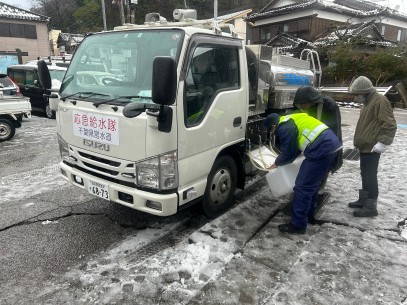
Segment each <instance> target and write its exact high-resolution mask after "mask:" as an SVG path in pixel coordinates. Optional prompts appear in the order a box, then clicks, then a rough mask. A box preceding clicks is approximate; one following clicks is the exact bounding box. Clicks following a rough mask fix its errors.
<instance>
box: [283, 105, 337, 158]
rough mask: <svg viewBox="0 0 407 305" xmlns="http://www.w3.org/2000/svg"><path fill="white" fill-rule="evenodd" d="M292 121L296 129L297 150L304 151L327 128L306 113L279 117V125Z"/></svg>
mask: <svg viewBox="0 0 407 305" xmlns="http://www.w3.org/2000/svg"><path fill="white" fill-rule="evenodd" d="M289 119H292V120H293V121H294V123H295V125H297V128H298V148H299V149H300V150H301V151H304V150H305V149H306V148H307V146H308V145H309V144H311V143H312V142H314V140H315V139H316V138H317V137H318V136H319V134H320V133H321V132H323V131H324V130H325V129H328V128H329V127H328V126H326V125H325V124H324V123H322V122H320V121H318V120H317V119H315V118H313V117H312V116H309V115H308V114H306V113H293V114H290V115H286V116H282V117H280V121H279V124H280V123H282V122H286V121H288V120H289Z"/></svg>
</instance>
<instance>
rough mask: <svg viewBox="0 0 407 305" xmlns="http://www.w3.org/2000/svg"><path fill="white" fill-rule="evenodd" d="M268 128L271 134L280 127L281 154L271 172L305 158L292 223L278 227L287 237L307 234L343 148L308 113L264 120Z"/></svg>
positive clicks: (270, 117) (295, 197) (295, 193)
mask: <svg viewBox="0 0 407 305" xmlns="http://www.w3.org/2000/svg"><path fill="white" fill-rule="evenodd" d="M264 126H265V127H266V128H267V129H270V130H271V129H272V126H276V127H275V129H274V138H275V141H276V142H275V145H276V147H277V149H278V150H279V151H280V154H279V155H278V156H277V158H276V160H275V162H274V164H272V165H271V167H270V169H273V168H276V167H278V166H281V165H285V164H288V163H291V162H293V161H294V160H295V159H296V158H297V157H298V156H299V155H300V154H301V153H303V154H304V156H305V159H304V161H303V162H302V164H301V167H300V170H299V173H298V175H297V178H296V180H295V186H294V198H293V204H292V211H291V221H290V222H289V223H287V224H281V225H279V226H278V229H279V230H280V231H281V232H283V233H297V234H304V233H305V232H306V228H307V223H308V221H309V218H313V216H314V213H315V208H316V205H317V196H318V190H319V186H320V183H321V180H322V179H323V178H324V176H325V174H326V173H327V171H328V170H329V169H330V168H331V166H332V163H333V161H334V160H335V158H336V155H337V153H338V151H339V150H340V149H341V148H342V144H341V142H340V141H339V139H338V137H337V136H336V135H335V133H334V132H333V131H332V130H331V129H330V128H329V127H328V126H327V125H325V124H324V123H322V122H320V121H318V120H317V119H315V118H313V117H311V116H309V115H308V114H306V113H294V114H291V115H286V116H281V117H280V116H279V115H278V114H276V113H272V114H269V115H268V116H267V118H266V119H265V120H264Z"/></svg>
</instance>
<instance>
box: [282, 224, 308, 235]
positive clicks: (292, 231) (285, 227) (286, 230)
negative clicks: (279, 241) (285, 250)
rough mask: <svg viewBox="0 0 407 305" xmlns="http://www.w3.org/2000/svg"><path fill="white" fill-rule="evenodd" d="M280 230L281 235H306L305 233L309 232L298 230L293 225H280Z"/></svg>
mask: <svg viewBox="0 0 407 305" xmlns="http://www.w3.org/2000/svg"><path fill="white" fill-rule="evenodd" d="M278 230H279V231H280V232H281V233H290V234H305V232H307V229H297V228H296V227H294V226H293V225H292V224H291V223H285V224H281V225H278Z"/></svg>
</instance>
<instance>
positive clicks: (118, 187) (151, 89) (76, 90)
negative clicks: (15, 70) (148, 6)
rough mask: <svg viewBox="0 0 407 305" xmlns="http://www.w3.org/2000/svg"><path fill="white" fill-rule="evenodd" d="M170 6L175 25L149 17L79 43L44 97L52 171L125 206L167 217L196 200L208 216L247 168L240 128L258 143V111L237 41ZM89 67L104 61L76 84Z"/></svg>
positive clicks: (226, 203)
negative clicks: (52, 118) (52, 138)
mask: <svg viewBox="0 0 407 305" xmlns="http://www.w3.org/2000/svg"><path fill="white" fill-rule="evenodd" d="M176 11H177V16H175V13H174V18H175V19H176V18H178V20H177V19H176V22H167V21H166V20H165V19H163V18H161V17H160V16H157V15H158V14H156V13H155V15H153V17H152V15H150V16H148V19H146V22H145V24H144V25H125V26H121V27H117V28H116V29H115V30H113V31H109V32H102V33H96V34H93V35H89V36H87V37H86V38H85V39H84V40H83V41H82V43H81V45H80V46H79V48H78V49H77V51H76V53H75V55H74V56H73V58H72V60H71V63H70V65H69V68H68V70H67V72H66V74H65V77H64V79H63V81H62V84H61V88H60V90H59V92H58V93H53V94H51V96H50V105H51V108H52V109H53V110H57V115H56V118H57V131H58V139H59V146H60V152H61V158H62V162H61V163H60V169H61V174H62V176H63V177H64V178H65V179H66V180H68V181H69V182H71V183H73V184H75V185H76V186H78V187H81V188H83V189H85V190H87V191H88V192H90V193H91V194H94V195H96V196H99V197H101V198H103V199H106V200H111V201H114V202H116V203H119V204H122V205H125V206H127V207H129V208H133V209H137V210H140V211H143V212H147V213H151V214H154V215H159V216H168V215H172V214H175V213H177V212H178V211H179V210H181V209H183V208H185V207H188V206H190V205H192V204H196V203H199V204H200V205H201V207H202V210H203V212H204V214H205V215H207V216H208V217H215V216H217V215H219V213H221V212H223V211H224V210H225V209H227V208H228V207H230V206H231V205H232V204H233V199H234V193H235V190H236V188H237V187H238V188H242V189H243V188H244V186H245V182H247V177H249V174H251V173H248V170H247V168H248V167H247V166H245V164H246V163H247V162H249V160H248V158H247V156H246V150H247V147H248V133H251V135H252V136H253V134H254V133H253V131H254V130H255V131H257V132H258V133H259V135H260V137H261V139H265V137H266V135H265V133H264V131H262V130H260V129H261V122H262V120H263V119H264V116H265V115H266V111H265V108H264V107H263V108H261V107H260V108H258V107H256V105H255V104H256V102H255V100H256V98H257V97H256V92H257V91H256V90H257V89H256V88H254V87H256V86H254V85H253V84H251V83H250V82H249V69H250V65H248V58H247V54H246V48H245V45H244V41H243V40H242V39H241V38H239V37H238V36H237V35H236V34H235V33H234V31H233V28H232V27H230V26H225V27H224V28H222V27H221V26H219V25H217V24H216V22H214V21H213V20H203V21H200V20H195V19H192V18H189V17H188V13H187V12H186V13H185V14H179V12H180V10H176ZM95 64H97V65H100V64H103V65H104V66H105V67H106V70H105V71H103V73H102V74H103V75H102V76H101V77H100V78H99V80H98V81H95V82H84V81H83V79H84V75H88V76H89V78H91V77H95V76H96V75H97V74H96V73H94V66H95ZM41 67H42V68H41V69H39V70H41V71H40V80H41V79H42V82H48V83H49V75H48V77H47V76H46V71H45V70H46V65H42V66H41ZM253 71H254V74H255V78H256V77H257V74H258V67H256V68H255V69H254V70H253ZM48 87H49V86H48ZM266 108H267V107H266ZM256 139H257V135H256ZM261 139H260V140H259V141H260V142H261V141H262V140H261ZM256 141H257V140H256Z"/></svg>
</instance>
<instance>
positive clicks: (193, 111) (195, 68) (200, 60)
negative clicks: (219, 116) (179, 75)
mask: <svg viewBox="0 0 407 305" xmlns="http://www.w3.org/2000/svg"><path fill="white" fill-rule="evenodd" d="M238 66H239V65H238V50H237V48H233V47H225V46H198V47H197V48H196V49H195V50H194V52H193V56H192V59H191V62H190V65H189V68H188V73H187V76H186V79H185V96H186V101H185V105H184V107H185V108H184V112H185V125H186V126H187V127H191V126H196V125H198V124H199V123H200V122H201V121H202V120H203V118H204V117H205V114H206V113H207V111H208V109H209V107H210V105H211V103H212V101H213V100H214V98H215V96H216V95H217V94H218V93H219V92H221V91H227V90H234V89H237V88H239V69H238Z"/></svg>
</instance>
